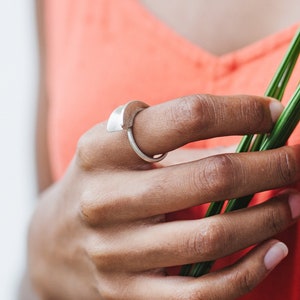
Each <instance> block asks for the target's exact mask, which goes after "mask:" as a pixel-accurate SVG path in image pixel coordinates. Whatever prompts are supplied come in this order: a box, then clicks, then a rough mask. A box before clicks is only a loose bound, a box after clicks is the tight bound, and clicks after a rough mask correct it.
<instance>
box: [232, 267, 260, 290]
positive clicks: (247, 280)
mask: <svg viewBox="0 0 300 300" xmlns="http://www.w3.org/2000/svg"><path fill="white" fill-rule="evenodd" d="M260 277H261V274H260V273H259V272H254V271H253V270H250V269H243V270H241V271H236V273H235V275H234V279H233V284H234V285H235V287H237V288H238V290H239V292H240V295H244V294H247V293H249V292H251V291H252V290H253V289H254V288H255V286H256V285H257V284H258V283H259V282H260V279H261V278H260Z"/></svg>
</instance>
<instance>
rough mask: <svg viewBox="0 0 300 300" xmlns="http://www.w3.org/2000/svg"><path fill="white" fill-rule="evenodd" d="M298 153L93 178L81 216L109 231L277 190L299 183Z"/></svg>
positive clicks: (232, 157) (289, 150)
mask: <svg viewBox="0 0 300 300" xmlns="http://www.w3.org/2000/svg"><path fill="white" fill-rule="evenodd" d="M299 150H300V148H299V147H298V146H293V147H290V146H286V147H281V148H279V149H275V150H269V151H262V152H251V153H232V154H225V155H220V156H213V157H209V158H206V159H203V160H199V161H196V162H192V163H187V164H181V165H176V166H171V167H167V168H159V169H155V170H148V171H144V172H140V171H135V172H132V171H123V172H118V175H117V176H116V175H115V173H111V174H110V176H108V179H107V180H105V181H104V180H102V181H101V180H99V177H98V176H95V177H94V178H93V180H91V181H90V183H89V184H90V186H89V187H88V188H87V189H86V191H85V194H83V195H82V196H83V199H82V201H81V210H82V212H83V216H86V217H87V218H86V220H87V221H88V222H89V223H93V224H107V225H109V224H110V223H114V222H128V221H129V220H137V219H143V218H148V217H151V216H155V215H160V214H165V213H170V212H173V211H178V210H181V209H185V208H188V207H192V206H196V205H199V204H203V203H207V202H215V201H220V200H226V199H231V198H236V197H241V196H245V195H251V194H254V193H257V192H260V191H263V190H269V189H274V188H279V187H282V186H286V185H288V184H292V183H294V182H296V181H297V180H299V179H300V169H299V166H300V151H299ZM106 191H108V192H106ZM95 195H96V196H95ZM116 212H118V213H116Z"/></svg>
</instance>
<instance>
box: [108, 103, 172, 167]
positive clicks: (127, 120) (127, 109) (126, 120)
mask: <svg viewBox="0 0 300 300" xmlns="http://www.w3.org/2000/svg"><path fill="white" fill-rule="evenodd" d="M147 107H149V105H148V104H146V103H144V102H141V101H130V102H128V103H127V104H125V105H122V106H119V107H118V108H116V109H115V110H114V111H113V112H112V113H111V115H110V117H109V119H108V122H107V127H106V129H107V131H109V132H114V131H121V130H126V131H127V136H128V141H129V144H130V146H131V148H132V149H133V151H134V152H135V153H136V154H137V155H138V156H139V157H140V158H141V159H143V160H144V161H146V162H150V163H155V162H159V161H161V160H162V159H164V158H165V157H166V156H167V154H168V153H164V154H158V156H153V157H151V156H148V155H146V154H145V153H144V152H143V151H141V149H140V148H139V146H138V145H137V144H136V142H135V138H134V135H133V132H132V128H133V122H134V118H135V116H136V115H137V114H138V113H139V112H140V111H142V110H144V109H145V108H147Z"/></svg>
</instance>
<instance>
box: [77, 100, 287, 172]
mask: <svg viewBox="0 0 300 300" xmlns="http://www.w3.org/2000/svg"><path fill="white" fill-rule="evenodd" d="M282 109H283V107H282V105H281V104H280V102H278V101H277V100H274V99H271V98H264V97H258V96H245V95H240V96H212V95H193V96H187V97H182V98H179V99H176V100H173V101H169V102H165V103H163V104H160V105H156V106H152V107H149V108H146V109H144V110H142V111H141V112H139V113H138V114H137V115H136V117H135V119H134V123H133V135H134V138H135V141H136V143H137V145H138V147H139V148H140V149H141V151H142V152H144V153H145V154H146V155H148V156H154V155H156V154H160V153H165V152H168V151H171V150H174V149H176V148H179V147H181V146H183V145H185V144H187V143H189V142H193V141H197V140H203V139H208V138H212V137H218V136H225V135H243V134H252V133H265V132H269V131H270V130H271V129H272V127H273V124H274V122H275V120H276V119H277V118H278V116H279V114H280V113H281V111H282ZM86 136H87V137H88V139H87V140H88V142H87V143H83V145H84V146H85V147H84V148H83V149H85V150H87V152H88V155H87V153H84V156H85V157H87V156H90V157H92V158H93V159H95V161H93V163H94V165H95V164H97V163H98V164H101V166H104V165H113V166H114V167H115V166H116V165H120V166H124V164H125V165H132V164H137V163H141V162H142V161H141V159H140V158H139V157H138V156H137V154H136V153H135V152H134V151H133V150H132V149H131V146H130V144H129V141H128V138H127V134H126V132H125V131H121V132H107V131H106V129H105V127H104V126H103V124H102V125H99V126H96V127H95V128H94V129H92V130H91V131H90V133H89V134H87V135H86ZM84 141H85V142H86V139H84Z"/></svg>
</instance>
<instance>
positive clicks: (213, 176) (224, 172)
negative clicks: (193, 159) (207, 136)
mask: <svg viewBox="0 0 300 300" xmlns="http://www.w3.org/2000/svg"><path fill="white" fill-rule="evenodd" d="M239 170H240V167H239V165H238V164H237V162H236V160H234V159H233V158H232V156H230V155H227V154H223V155H216V156H214V157H211V158H208V159H207V160H206V162H205V165H204V166H203V169H202V172H201V174H200V177H199V176H198V178H197V182H196V183H195V184H196V185H197V186H198V187H199V183H200V184H201V186H203V187H204V188H205V189H207V191H208V192H209V193H210V194H212V195H214V196H215V197H216V198H217V199H219V198H220V197H221V198H222V199H223V198H224V197H226V196H227V195H230V194H232V192H233V191H234V190H235V188H236V187H237V184H238V182H237V181H238V180H241V178H240V179H239V178H238V177H239V176H237V174H243V173H242V172H240V171H239ZM240 177H241V176H240ZM199 181H200V182H199ZM219 200H221V199H219Z"/></svg>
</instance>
